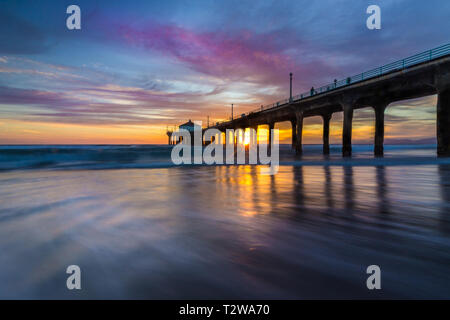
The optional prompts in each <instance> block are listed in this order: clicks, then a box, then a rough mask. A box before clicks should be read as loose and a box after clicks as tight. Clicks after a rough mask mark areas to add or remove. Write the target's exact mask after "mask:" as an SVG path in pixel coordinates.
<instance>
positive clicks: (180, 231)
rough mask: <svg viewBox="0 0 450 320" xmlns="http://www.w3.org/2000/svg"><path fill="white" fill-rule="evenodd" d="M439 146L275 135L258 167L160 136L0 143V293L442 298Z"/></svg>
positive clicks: (444, 265) (443, 214)
mask: <svg viewBox="0 0 450 320" xmlns="http://www.w3.org/2000/svg"><path fill="white" fill-rule="evenodd" d="M435 150H436V146H435V145H416V146H389V145H388V146H386V147H385V157H383V158H374V156H373V153H372V146H365V145H354V147H353V156H352V158H351V159H343V158H342V157H341V155H340V147H339V146H331V155H330V156H328V157H325V156H323V155H322V154H321V146H318V145H306V146H304V155H303V156H302V157H301V158H298V157H296V156H295V155H294V153H293V151H292V150H291V148H290V146H287V145H282V146H281V147H280V167H279V171H278V173H277V174H275V175H262V174H260V172H259V169H260V166H252V165H229V166H226V165H218V166H207V165H196V166H175V165H173V164H172V163H171V160H170V151H171V147H170V146H160V145H120V146H118V145H105V146H103V145H99V146H96V145H89V146H60V145H53V146H52V145H49V146H0V298H2V299H15V298H18V299H50V298H56V299H79V298H81V299H84V298H86V299H87V298H96V299H131V298H140V299H311V298H326V299H328V298H340V299H347V298H350V299H353V298H374V299H377V298H386V299H404V298H419V299H422V298H425V299H427V298H446V299H448V298H450V159H445V158H437V157H436V155H435V153H436V151H435ZM69 265H78V266H79V267H80V269H81V286H82V289H81V290H68V289H67V287H66V280H67V277H68V276H69V275H68V274H67V273H66V268H67V267H68V266H69ZM370 265H377V266H379V267H380V270H381V289H380V290H369V289H368V288H367V286H366V280H367V278H368V277H369V274H367V272H366V269H367V267H368V266H370Z"/></svg>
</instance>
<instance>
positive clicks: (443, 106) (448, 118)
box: [436, 89, 450, 157]
mask: <svg viewBox="0 0 450 320" xmlns="http://www.w3.org/2000/svg"><path fill="white" fill-rule="evenodd" d="M436 109H437V110H436V120H437V125H436V131H437V154H438V156H441V157H449V156H450V89H447V90H443V91H441V92H439V93H438V101H437V108H436Z"/></svg>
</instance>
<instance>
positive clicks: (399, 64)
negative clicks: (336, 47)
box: [216, 43, 450, 125]
mask: <svg viewBox="0 0 450 320" xmlns="http://www.w3.org/2000/svg"><path fill="white" fill-rule="evenodd" d="M448 54H450V43H448V44H444V45H442V46H440V47H437V48H434V49H431V50H427V51H424V52H421V53H418V54H415V55H413V56H411V57H408V58H405V59H402V60H398V61H395V62H392V63H389V64H386V65H384V66H381V67H378V68H375V69H372V70H369V71H365V72H363V73H360V74H357V75H354V76H352V77H348V78H345V79H342V80H339V81H337V80H336V81H335V82H333V83H330V84H327V85H325V86H322V87H320V88H317V89H314V92H313V91H312V90H310V91H307V92H304V93H302V94H299V95H296V96H293V97H292V100H291V101H290V99H284V100H280V101H277V102H275V103H272V104H268V105H265V106H261V107H259V108H258V109H254V110H251V111H249V112H247V113H244V114H243V115H244V116H249V115H250V114H254V113H257V112H261V111H266V110H269V109H272V108H277V107H279V106H282V105H285V104H288V103H290V102H298V101H299V100H302V99H306V98H309V97H312V96H316V95H319V94H321V93H326V92H330V91H333V90H336V89H338V88H342V87H345V86H348V85H351V84H354V83H358V82H361V81H365V80H368V79H370V78H374V77H378V76H381V75H383V74H387V73H390V72H393V71H399V70H403V69H406V68H409V67H411V66H415V65H418V64H420V63H423V62H427V61H430V60H434V59H437V58H440V57H443V56H445V55H448ZM239 118H242V116H241V117H237V118H235V119H234V120H236V119H239ZM230 121H231V119H229V120H225V121H222V122H218V123H216V124H217V125H218V124H222V123H226V122H230Z"/></svg>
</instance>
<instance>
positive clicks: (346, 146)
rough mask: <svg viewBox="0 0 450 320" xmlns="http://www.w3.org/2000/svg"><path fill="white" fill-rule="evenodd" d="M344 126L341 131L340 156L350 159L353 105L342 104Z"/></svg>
mask: <svg viewBox="0 0 450 320" xmlns="http://www.w3.org/2000/svg"><path fill="white" fill-rule="evenodd" d="M343 109H344V124H343V126H344V127H343V130H342V156H344V157H350V156H351V155H352V122H353V104H351V103H345V104H343Z"/></svg>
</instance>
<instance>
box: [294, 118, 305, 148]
mask: <svg viewBox="0 0 450 320" xmlns="http://www.w3.org/2000/svg"><path fill="white" fill-rule="evenodd" d="M295 120H296V123H297V125H296V128H297V130H296V137H295V153H296V154H297V155H301V154H302V153H303V146H302V134H303V112H299V111H297V112H295Z"/></svg>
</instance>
